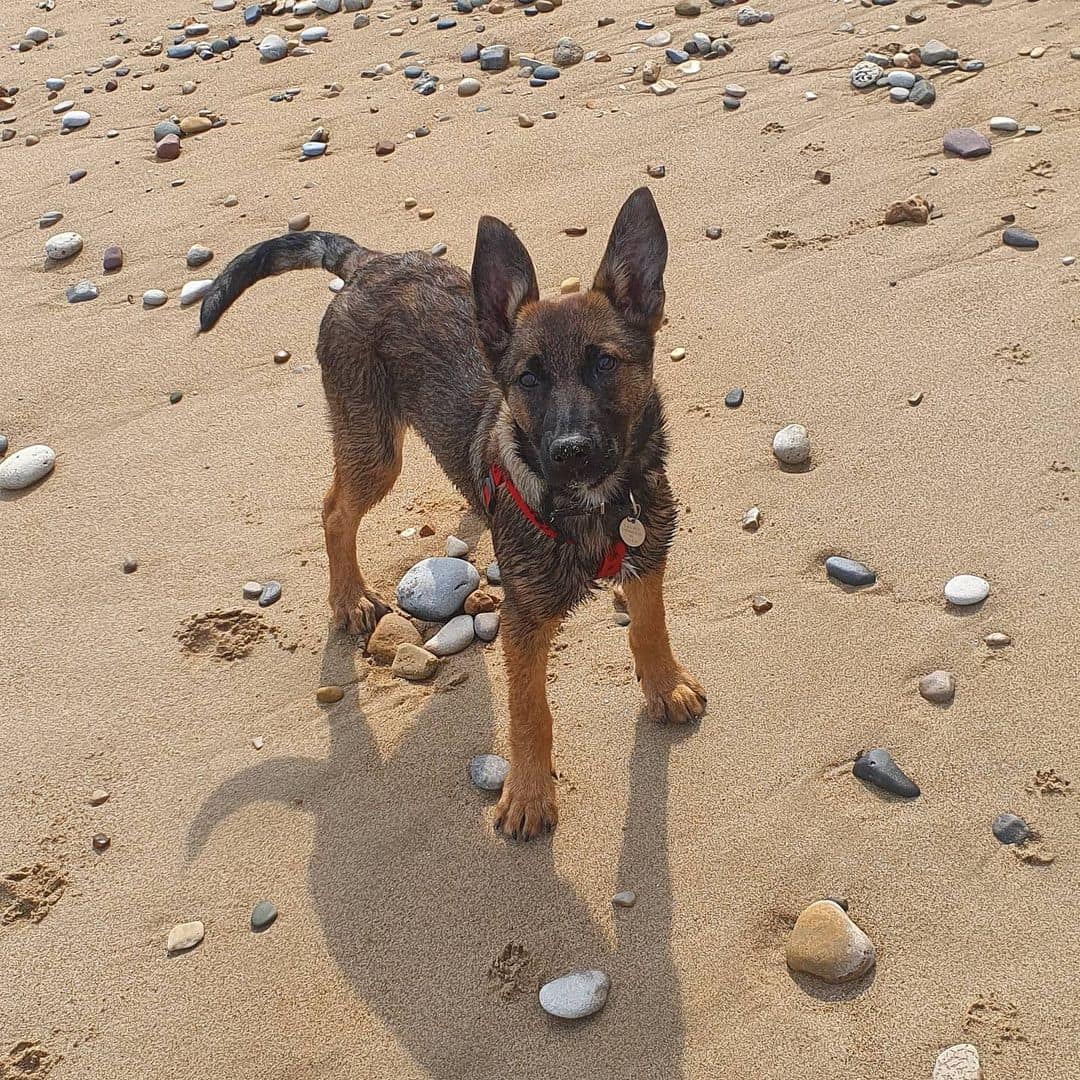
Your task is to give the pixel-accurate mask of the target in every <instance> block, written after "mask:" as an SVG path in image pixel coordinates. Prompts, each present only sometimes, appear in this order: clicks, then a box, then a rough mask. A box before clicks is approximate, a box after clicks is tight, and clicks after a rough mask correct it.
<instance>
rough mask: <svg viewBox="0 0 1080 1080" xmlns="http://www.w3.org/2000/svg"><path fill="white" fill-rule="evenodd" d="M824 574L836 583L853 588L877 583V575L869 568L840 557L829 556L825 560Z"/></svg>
mask: <svg viewBox="0 0 1080 1080" xmlns="http://www.w3.org/2000/svg"><path fill="white" fill-rule="evenodd" d="M825 572H826V573H827V574H828V575H829V577H831V578H834V579H835V580H836V581H839V582H842V583H843V584H844V585H852V586H854V587H855V588H862V587H864V586H866V585H873V584H874V582H875V581H877V574H876V573H874V571H873V570H871V569H870V567H868V566H864V565H863V564H862V563H861V562H856V561H855V560H854V559H845V558H844V557H843V556H841V555H831V556H830V557H829V558H827V559H826V560H825Z"/></svg>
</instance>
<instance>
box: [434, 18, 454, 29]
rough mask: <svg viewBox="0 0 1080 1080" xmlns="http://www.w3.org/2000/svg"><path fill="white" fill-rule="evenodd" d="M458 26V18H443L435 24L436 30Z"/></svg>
mask: <svg viewBox="0 0 1080 1080" xmlns="http://www.w3.org/2000/svg"><path fill="white" fill-rule="evenodd" d="M455 26H457V19H451V18H443V19H440V20H439V21H438V22H437V23H436V24H435V29H436V30H452V29H453V28H454V27H455Z"/></svg>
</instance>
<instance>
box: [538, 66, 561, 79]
mask: <svg viewBox="0 0 1080 1080" xmlns="http://www.w3.org/2000/svg"><path fill="white" fill-rule="evenodd" d="M532 73H533V79H539V80H540V81H541V82H550V81H551V80H553V79H557V78H558V77H559V74H560V73H559V69H558V68H557V67H555V66H554V65H553V64H538V65H537V66H536V67H534V68H533V71H532Z"/></svg>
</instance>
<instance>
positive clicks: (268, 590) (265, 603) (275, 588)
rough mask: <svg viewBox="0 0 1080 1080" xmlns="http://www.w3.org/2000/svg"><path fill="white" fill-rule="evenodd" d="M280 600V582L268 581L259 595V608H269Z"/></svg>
mask: <svg viewBox="0 0 1080 1080" xmlns="http://www.w3.org/2000/svg"><path fill="white" fill-rule="evenodd" d="M280 599H281V582H280V581H268V582H267V583H266V584H265V585H264V586H263V588H262V592H261V593H259V607H269V606H270V605H271V604H276V603H277V602H278V601H279V600H280Z"/></svg>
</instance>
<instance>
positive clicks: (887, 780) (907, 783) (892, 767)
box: [851, 747, 922, 799]
mask: <svg viewBox="0 0 1080 1080" xmlns="http://www.w3.org/2000/svg"><path fill="white" fill-rule="evenodd" d="M851 771H852V772H853V773H854V774H855V776H856V777H857V778H858V779H859V780H865V781H866V782H867V783H868V784H873V785H874V786H875V787H879V788H881V790H882V791H887V792H889V794H891V795H899V796H900V798H902V799H914V798H917V797H918V796H919V795H921V794H922V792H921V791H920V790H919V785H918V784H916V783H915V782H914V781H913V780H911V779H910V777H908V776H907V775H906V774H905V772H904V770H903V769H901V768H900V766H899V765H897V764H896V762H895V761H894V760H893V758H892V755H891V754H890V753H889V751H888V750H883V749H881V748H880V747H878V748H877V749H876V750H867V751H866V752H865V753H863V754H860V755H859V756H858V757H857V758H856V759H855V765H854V767H853V768H852V770H851Z"/></svg>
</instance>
